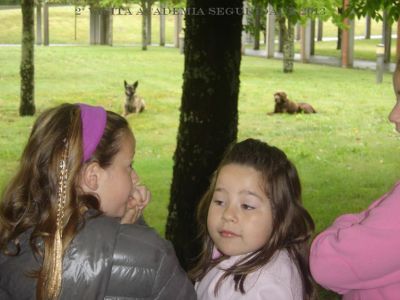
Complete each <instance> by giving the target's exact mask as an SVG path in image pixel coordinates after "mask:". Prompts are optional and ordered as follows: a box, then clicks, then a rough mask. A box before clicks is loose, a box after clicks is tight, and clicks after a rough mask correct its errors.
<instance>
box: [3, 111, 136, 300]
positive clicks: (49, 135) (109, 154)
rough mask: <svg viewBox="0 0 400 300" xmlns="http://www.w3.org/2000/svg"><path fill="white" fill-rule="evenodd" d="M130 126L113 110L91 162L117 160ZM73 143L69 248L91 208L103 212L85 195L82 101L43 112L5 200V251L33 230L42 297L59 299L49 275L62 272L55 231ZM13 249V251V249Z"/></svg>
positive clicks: (66, 214)
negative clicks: (62, 169)
mask: <svg viewBox="0 0 400 300" xmlns="http://www.w3.org/2000/svg"><path fill="white" fill-rule="evenodd" d="M127 130H130V129H129V125H128V123H127V121H126V120H125V119H124V118H123V117H121V116H119V115H117V114H115V113H112V112H107V124H106V128H105V130H104V134H103V136H102V138H101V141H100V143H99V145H98V146H97V148H96V151H95V152H94V154H93V155H92V157H91V158H90V160H89V162H93V161H96V162H98V163H99V165H100V166H101V167H103V168H105V167H107V166H108V165H110V164H111V162H112V159H113V157H114V156H115V154H116V153H117V152H118V151H119V149H120V145H121V140H122V138H121V137H122V135H123V134H124V132H126V131H127ZM66 144H67V145H68V148H67V149H68V150H67V151H68V155H67V161H66V164H67V167H68V184H67V190H66V199H67V201H66V203H65V212H64V224H62V232H63V234H62V243H63V252H64V251H65V249H66V248H67V247H68V245H69V243H70V242H71V240H72V239H73V238H74V237H75V235H76V234H77V232H78V231H79V229H80V228H81V226H83V225H84V219H85V212H86V211H87V210H88V209H92V210H95V211H97V212H98V213H96V214H95V215H99V214H101V212H100V204H99V201H98V199H97V197H96V196H94V195H83V193H82V191H81V190H80V188H79V182H80V173H81V170H82V167H83V165H84V164H83V163H82V161H83V150H82V149H83V147H82V124H81V118H80V109H79V106H78V105H74V104H63V105H60V106H57V107H55V108H51V109H49V110H47V111H45V112H43V113H42V114H41V115H40V116H39V117H38V118H37V120H36V122H35V124H34V126H33V128H32V131H31V134H30V137H29V139H28V142H27V144H26V146H25V149H24V151H23V154H22V157H21V160H20V165H19V168H18V170H17V172H16V174H15V176H14V178H13V179H12V180H11V181H10V183H9V184H8V185H7V186H6V188H5V190H4V191H3V194H2V197H1V202H0V251H1V252H2V253H4V254H6V255H11V256H16V255H18V254H19V249H20V245H19V241H18V236H19V235H20V234H22V233H24V232H25V231H27V230H32V233H31V235H30V239H29V243H30V246H31V248H32V250H33V252H34V254H35V255H36V256H37V257H38V258H41V259H42V261H43V263H42V267H41V269H40V270H31V271H34V272H32V276H36V277H37V278H38V282H37V290H36V297H37V299H46V300H47V299H53V298H57V296H52V295H54V294H55V295H58V293H59V291H60V290H59V289H60V287H58V291H56V293H52V292H51V291H50V289H51V288H50V286H49V279H50V278H53V276H57V275H60V274H59V270H55V268H54V266H53V263H52V262H53V260H54V259H55V254H54V247H55V245H54V236H55V233H56V222H57V199H58V197H57V192H58V181H57V180H58V178H57V175H58V173H59V169H58V166H59V163H60V161H61V160H62V155H63V153H65V151H66V150H65V149H66ZM10 249H13V250H10Z"/></svg>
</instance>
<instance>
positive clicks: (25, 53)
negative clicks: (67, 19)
mask: <svg viewBox="0 0 400 300" xmlns="http://www.w3.org/2000/svg"><path fill="white" fill-rule="evenodd" d="M34 7H35V3H34V0H22V1H21V10H22V42H21V65H20V75H21V100H20V106H19V114H20V116H32V115H34V114H35V110H36V108H35V61H34V43H35V33H34Z"/></svg>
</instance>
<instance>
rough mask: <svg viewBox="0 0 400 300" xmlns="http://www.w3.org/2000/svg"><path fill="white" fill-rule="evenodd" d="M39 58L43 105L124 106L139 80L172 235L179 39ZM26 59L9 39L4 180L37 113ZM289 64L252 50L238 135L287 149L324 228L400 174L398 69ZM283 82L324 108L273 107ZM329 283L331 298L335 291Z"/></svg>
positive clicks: (133, 119) (156, 196)
mask: <svg viewBox="0 0 400 300" xmlns="http://www.w3.org/2000/svg"><path fill="white" fill-rule="evenodd" d="M0 18H1V17H0ZM0 24H2V23H1V22H0ZM1 32H2V31H0V34H1ZM0 43H1V38H0ZM35 58H36V69H35V70H36V79H35V80H36V87H35V91H36V106H37V111H38V113H40V112H41V111H43V110H44V109H46V108H48V107H50V106H54V105H56V104H59V103H62V102H72V103H74V102H88V103H92V104H100V105H103V106H105V107H106V108H107V109H110V110H114V111H116V112H120V113H122V106H123V101H124V91H123V80H124V79H126V80H128V81H130V82H131V81H133V80H139V88H138V92H139V94H140V95H142V96H143V97H144V98H145V99H146V103H147V106H148V108H147V111H145V112H144V113H143V114H140V115H130V116H128V121H129V122H130V124H131V126H132V128H133V130H134V132H135V135H136V138H137V142H138V146H137V152H136V153H137V154H136V157H135V165H136V169H137V171H138V173H139V174H140V176H141V177H142V182H143V183H145V184H146V185H148V187H149V188H150V190H151V191H152V193H153V200H152V202H151V204H150V205H149V207H148V208H147V209H146V211H145V216H146V218H147V220H148V223H149V224H151V225H152V226H154V227H155V228H156V230H157V231H158V232H159V233H160V234H161V235H163V234H164V227H165V222H166V216H167V205H168V201H169V187H170V182H171V176H172V156H173V152H174V149H175V145H176V134H177V126H178V118H179V106H180V99H181V91H182V72H183V56H182V55H180V54H179V51H178V50H177V49H173V48H159V47H149V50H148V51H141V50H140V49H139V47H122V46H120V47H107V46H104V47H102V46H97V47H94V46H92V47H89V46H76V47H36V49H35ZM19 61H20V47H18V46H13V47H0V66H1V67H0V126H1V128H2V130H1V131H0V163H1V165H2V168H1V169H0V189H2V188H3V187H4V185H5V184H6V182H7V181H8V180H9V178H10V176H11V175H12V174H13V172H14V170H15V168H16V166H17V164H18V158H19V156H20V154H21V151H22V148H23V147H24V144H25V143H26V140H27V137H28V133H29V132H30V129H31V126H32V123H33V121H34V117H24V118H20V117H19V116H18V105H19ZM281 70H282V62H281V61H278V60H267V59H264V58H257V57H243V59H242V65H241V78H240V79H241V87H240V97H239V139H240V140H241V139H244V138H247V137H255V138H260V139H262V140H264V141H267V142H268V143H270V144H273V145H275V146H278V147H280V148H281V149H283V150H284V151H285V152H286V153H287V154H288V156H289V157H290V158H291V159H292V161H293V162H294V163H295V165H296V166H297V168H298V170H299V173H300V176H301V180H302V184H303V200H304V205H305V206H306V208H307V209H308V210H309V211H310V213H311V215H312V216H313V218H314V220H315V223H316V226H317V232H318V231H321V230H322V229H324V228H325V227H327V226H328V225H329V224H330V223H331V222H332V221H333V220H334V219H335V218H336V217H337V216H338V215H340V214H342V213H345V212H356V211H359V210H361V209H365V208H366V207H367V206H368V204H369V203H370V202H371V201H373V200H374V199H376V198H377V197H378V196H380V195H382V194H383V193H385V192H386V191H387V190H388V189H389V188H390V187H391V186H392V185H393V184H394V183H395V181H396V179H397V178H398V177H399V171H398V164H397V162H398V153H399V150H400V143H399V141H400V140H399V137H400V136H399V135H398V134H397V133H396V132H395V131H394V129H393V126H392V125H391V124H390V123H389V122H388V120H387V114H388V113H389V111H390V109H391V107H392V105H393V104H394V101H395V97H394V95H393V90H392V86H391V75H390V74H385V76H384V80H383V83H382V84H380V85H377V84H375V73H374V72H371V71H366V70H352V69H341V68H334V67H328V66H316V65H310V64H300V63H296V64H295V72H294V73H293V74H283V73H282V71H281ZM278 90H284V91H286V92H287V94H288V96H289V97H290V98H291V99H293V100H295V101H304V102H309V103H311V104H312V105H313V106H314V107H315V108H316V110H317V111H318V113H317V114H315V115H293V116H291V115H275V116H267V114H266V113H267V112H269V111H272V110H273V97H272V95H273V93H274V92H275V91H278ZM321 293H322V295H324V296H322V299H333V298H332V297H333V296H332V295H330V294H329V295H325V292H323V291H322V292H321Z"/></svg>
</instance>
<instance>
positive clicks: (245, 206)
mask: <svg viewBox="0 0 400 300" xmlns="http://www.w3.org/2000/svg"><path fill="white" fill-rule="evenodd" d="M242 208H243V209H244V210H253V209H255V207H254V206H251V205H248V204H242Z"/></svg>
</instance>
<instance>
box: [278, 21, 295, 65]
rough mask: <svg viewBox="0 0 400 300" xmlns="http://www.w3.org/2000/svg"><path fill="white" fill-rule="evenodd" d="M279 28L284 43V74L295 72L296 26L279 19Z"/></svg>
mask: <svg viewBox="0 0 400 300" xmlns="http://www.w3.org/2000/svg"><path fill="white" fill-rule="evenodd" d="M279 28H280V31H281V32H282V41H283V49H282V50H283V72H285V73H291V72H293V61H294V29H295V25H293V24H291V23H290V21H289V20H287V19H286V18H285V17H279Z"/></svg>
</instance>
